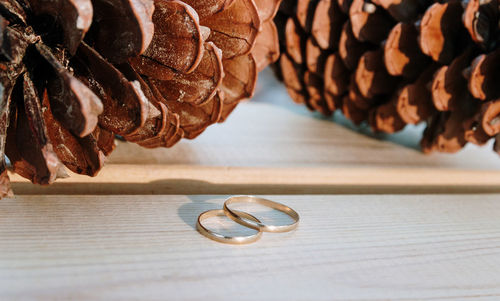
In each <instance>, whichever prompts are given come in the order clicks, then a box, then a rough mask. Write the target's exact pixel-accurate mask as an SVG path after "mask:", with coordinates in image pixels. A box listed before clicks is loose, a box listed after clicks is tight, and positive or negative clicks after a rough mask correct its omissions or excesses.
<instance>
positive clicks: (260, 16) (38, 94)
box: [0, 0, 281, 196]
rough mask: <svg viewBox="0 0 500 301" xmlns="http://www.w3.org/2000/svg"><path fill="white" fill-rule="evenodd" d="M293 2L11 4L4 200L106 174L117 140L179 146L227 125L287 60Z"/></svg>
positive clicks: (0, 20)
mask: <svg viewBox="0 0 500 301" xmlns="http://www.w3.org/2000/svg"><path fill="white" fill-rule="evenodd" d="M280 2H281V0H271V1H270V0H204V1H200V0H184V1H178V0H0V69H1V70H0V93H1V94H0V95H1V102H0V122H1V125H0V131H1V133H0V196H3V195H7V194H9V193H11V190H10V183H9V178H8V175H7V172H6V164H5V160H4V152H5V154H6V155H7V157H8V158H9V160H10V162H11V164H12V169H13V171H14V172H16V173H18V174H20V175H21V176H23V177H25V178H28V179H30V180H31V181H32V182H33V183H39V184H50V183H52V182H53V181H54V180H55V179H56V178H57V177H61V176H64V175H65V172H64V168H63V166H66V167H67V168H68V169H70V170H71V171H73V172H75V173H79V174H86V175H89V176H94V175H95V174H96V173H97V172H98V171H99V170H100V169H101V167H102V166H103V163H104V160H105V158H106V156H107V155H108V154H109V153H110V152H111V151H112V150H113V148H114V137H115V135H119V136H121V137H123V138H124V139H125V140H127V141H131V142H135V143H137V144H139V145H141V146H144V147H170V146H172V145H174V144H175V143H176V142H178V141H179V140H180V139H181V138H183V137H184V138H188V139H192V138H194V137H196V136H197V135H199V134H200V133H201V132H202V131H203V130H204V129H205V128H206V127H207V126H208V125H210V124H213V123H216V122H220V121H223V120H224V119H225V118H226V117H227V116H228V114H229V113H230V112H231V111H232V110H233V109H234V107H235V106H236V104H237V103H238V102H239V101H241V100H242V99H245V98H249V97H251V96H252V94H253V92H254V88H255V83H256V79H257V73H258V71H259V70H261V69H263V68H264V67H265V66H266V65H268V64H269V63H271V62H272V61H274V60H276V59H277V58H278V56H279V46H278V40H277V31H276V27H275V25H274V23H273V17H274V15H275V13H276V11H277V10H278V7H279V3H280Z"/></svg>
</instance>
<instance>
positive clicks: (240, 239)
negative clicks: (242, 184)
mask: <svg viewBox="0 0 500 301" xmlns="http://www.w3.org/2000/svg"><path fill="white" fill-rule="evenodd" d="M235 203H256V204H260V205H263V206H266V207H269V208H272V209H275V210H278V211H281V212H283V213H285V214H287V215H288V216H290V217H291V218H292V219H293V222H292V223H291V224H287V225H279V226H278V225H266V224H264V223H262V222H261V221H260V220H259V219H258V218H256V217H255V216H253V215H251V214H249V213H246V212H243V211H238V210H235V209H231V204H235ZM214 216H227V217H229V218H230V219H231V220H233V221H235V222H237V223H238V224H240V225H242V226H245V227H248V228H251V229H254V230H256V231H257V233H255V234H251V235H246V236H226V235H222V234H219V233H216V232H213V231H212V230H209V229H207V228H206V227H205V226H203V224H202V221H203V220H205V219H207V218H210V217H214ZM299 219H300V218H299V214H298V213H297V212H296V211H295V210H293V209H292V208H290V207H288V206H285V205H283V204H280V203H277V202H273V201H270V200H268V199H264V198H259V197H255V196H233V197H230V198H228V199H227V200H226V201H225V202H224V206H223V209H214V210H208V211H205V212H203V213H202V214H200V216H198V222H197V223H196V229H197V230H198V232H200V233H201V234H203V235H204V236H206V237H208V238H210V239H212V240H215V241H218V242H222V243H228V244H248V243H252V242H255V241H257V240H258V239H259V238H260V237H261V236H262V232H287V231H291V230H293V229H295V228H297V226H298V225H299Z"/></svg>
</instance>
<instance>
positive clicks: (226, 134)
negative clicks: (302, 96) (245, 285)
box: [13, 93, 500, 194]
mask: <svg viewBox="0 0 500 301" xmlns="http://www.w3.org/2000/svg"><path fill="white" fill-rule="evenodd" d="M271 97H272V96H269V95H261V97H260V98H261V99H262V98H264V99H270V98H271ZM279 97H285V98H287V96H286V95H283V93H281V94H280V93H278V96H277V97H275V98H279ZM284 101H287V102H288V104H287V105H283V104H280V103H271V104H270V103H262V102H259V101H255V102H249V103H243V104H242V105H241V106H239V107H238V108H237V109H236V111H235V112H234V114H232V115H231V116H230V118H229V120H227V121H226V122H225V123H223V124H220V125H215V126H212V127H210V128H209V129H208V130H207V131H206V132H205V133H204V134H202V135H201V136H199V137H198V138H197V139H195V140H193V141H182V142H181V143H179V144H178V145H176V146H175V147H173V148H171V149H153V150H151V149H144V148H141V147H138V146H136V145H134V144H130V143H123V142H120V143H118V147H117V149H116V151H115V152H114V153H113V154H112V155H111V157H110V160H109V162H108V163H109V164H108V165H107V166H105V168H104V169H103V170H102V171H101V173H100V174H99V175H98V176H97V177H96V178H88V177H85V176H77V175H72V176H71V177H70V178H68V179H60V180H58V181H57V182H56V184H55V185H52V186H50V187H40V186H34V185H31V184H30V183H28V182H27V181H25V180H24V179H22V178H20V177H18V176H13V182H14V191H16V192H17V193H19V194H89V193H91V194H172V193H174V194H229V193H231V194H241V193H247V194H248V193H250V194H252V193H253V194H288V193H297V194H330V193H471V192H475V193H479V192H482V193H484V192H496V193H498V192H500V157H499V156H498V155H497V154H495V153H493V152H492V151H491V149H490V148H491V145H490V146H488V147H485V148H478V147H475V146H470V147H467V148H466V149H465V150H464V151H462V152H460V153H458V154H454V155H449V154H432V155H424V154H422V153H421V152H420V151H418V150H417V149H414V148H411V147H407V146H402V145H401V144H398V143H396V142H394V141H385V140H378V139H376V138H373V137H368V136H366V135H364V134H361V133H359V132H355V131H352V130H350V129H348V128H346V127H344V126H342V125H339V124H336V123H334V122H332V121H331V120H324V119H320V118H317V117H315V116H314V115H312V114H310V113H309V112H305V111H304V110H305V109H304V108H302V107H298V106H294V105H292V104H289V100H284ZM398 137H399V138H398ZM412 139H413V140H414V141H413V142H412V143H413V144H415V142H416V141H418V134H416V132H415V131H407V132H405V133H403V134H401V135H399V136H396V138H394V137H393V138H392V140H398V142H400V143H403V144H410V145H411V143H409V142H408V140H412ZM124 184H126V185H124Z"/></svg>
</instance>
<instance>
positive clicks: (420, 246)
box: [0, 194, 500, 301]
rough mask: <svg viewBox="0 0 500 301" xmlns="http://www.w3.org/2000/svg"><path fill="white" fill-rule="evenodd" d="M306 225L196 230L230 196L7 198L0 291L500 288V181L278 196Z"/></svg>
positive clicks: (465, 296) (185, 296) (345, 293)
mask: <svg viewBox="0 0 500 301" xmlns="http://www.w3.org/2000/svg"><path fill="white" fill-rule="evenodd" d="M268 197H269V198H271V199H273V200H276V201H280V202H282V203H285V204H287V205H289V206H290V207H292V208H294V209H295V210H297V211H298V212H299V214H300V215H301V222H300V225H299V227H298V229H296V230H295V231H293V232H288V233H281V234H278V233H274V234H273V233H264V235H263V237H262V239H261V240H260V241H257V242H256V243H254V244H250V245H244V246H234V245H226V244H221V243H217V242H214V241H211V240H209V239H207V238H205V237H204V236H201V235H200V234H199V233H198V232H196V230H195V228H194V225H195V220H196V217H197V216H198V214H200V213H201V212H202V211H204V210H207V209H214V208H220V207H221V204H222V201H223V199H224V196H184V195H178V196H175V195H169V196H166V195H155V196H151V195H149V196H142V195H138V196H90V195H86V196H17V197H16V198H15V199H6V200H2V202H0V241H1V244H0V300H201V299H203V300H235V299H238V300H364V301H371V300H373V301H375V300H377V301H378V300H480V301H482V300H500V236H499V233H500V218H499V216H500V202H499V200H500V195H498V194H497V195H338V196H324V195H316V196H311V195H302V196H276V195H275V196H268Z"/></svg>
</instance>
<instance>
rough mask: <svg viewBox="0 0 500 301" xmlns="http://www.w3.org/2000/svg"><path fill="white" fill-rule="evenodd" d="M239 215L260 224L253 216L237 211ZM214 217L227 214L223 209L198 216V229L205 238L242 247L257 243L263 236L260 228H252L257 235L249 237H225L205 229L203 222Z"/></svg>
mask: <svg viewBox="0 0 500 301" xmlns="http://www.w3.org/2000/svg"><path fill="white" fill-rule="evenodd" d="M237 213H238V214H239V215H241V216H243V217H244V218H246V219H248V220H252V221H255V222H257V223H260V221H259V220H258V219H257V218H256V217H255V216H253V215H251V214H248V213H245V212H241V211H237ZM214 216H226V214H225V213H224V210H223V209H214V210H208V211H205V212H203V213H202V214H200V216H198V222H197V223H196V229H197V230H198V232H200V233H201V234H202V235H204V236H205V237H208V238H210V239H212V240H215V241H218V242H222V243H226V244H236V245H240V244H249V243H252V242H255V241H257V240H259V238H260V237H261V236H262V231H261V230H260V229H259V228H258V227H250V228H252V229H254V230H256V231H257V233H255V234H251V235H247V236H225V235H222V234H219V233H216V232H213V231H211V230H209V229H207V228H205V226H203V225H202V223H201V222H202V221H203V220H204V219H207V218H209V217H214Z"/></svg>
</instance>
